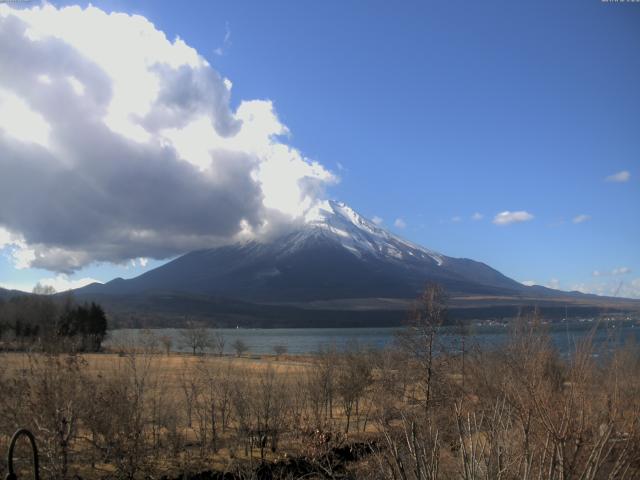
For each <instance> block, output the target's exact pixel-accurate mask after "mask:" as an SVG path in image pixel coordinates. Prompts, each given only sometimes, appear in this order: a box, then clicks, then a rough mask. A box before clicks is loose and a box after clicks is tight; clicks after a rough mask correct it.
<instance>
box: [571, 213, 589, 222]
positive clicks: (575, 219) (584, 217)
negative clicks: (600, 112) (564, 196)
mask: <svg viewBox="0 0 640 480" xmlns="http://www.w3.org/2000/svg"><path fill="white" fill-rule="evenodd" d="M590 219H591V215H586V214H584V213H583V214H580V215H576V216H575V217H573V220H572V221H573V223H583V222H586V221H587V220H590Z"/></svg>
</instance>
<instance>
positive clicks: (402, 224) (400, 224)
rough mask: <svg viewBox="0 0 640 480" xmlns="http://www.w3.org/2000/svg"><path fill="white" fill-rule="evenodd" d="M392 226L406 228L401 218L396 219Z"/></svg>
mask: <svg viewBox="0 0 640 480" xmlns="http://www.w3.org/2000/svg"><path fill="white" fill-rule="evenodd" d="M393 225H394V226H395V227H396V228H406V226H407V222H405V221H404V220H403V219H402V218H396V220H395V222H393Z"/></svg>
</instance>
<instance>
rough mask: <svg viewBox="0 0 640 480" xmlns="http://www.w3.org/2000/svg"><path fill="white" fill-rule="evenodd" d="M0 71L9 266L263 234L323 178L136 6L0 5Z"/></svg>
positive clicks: (150, 253)
mask: <svg viewBox="0 0 640 480" xmlns="http://www.w3.org/2000/svg"><path fill="white" fill-rule="evenodd" d="M0 72H2V75H0V151H1V152H2V155H1V156H0V171H1V172H2V174H1V175H0V229H1V230H0V234H1V235H0V243H3V242H4V244H9V243H11V244H12V245H13V248H14V251H13V255H14V258H16V259H18V260H19V262H20V266H23V267H24V266H34V267H41V268H46V269H49V270H53V271H58V272H67V273H68V272H72V271H74V270H76V269H79V268H81V267H83V266H85V265H87V264H89V263H91V262H93V261H110V262H123V261H126V260H127V259H131V258H138V257H153V258H165V257H168V256H172V255H175V254H179V253H182V252H185V251H188V250H192V249H197V248H206V247H210V246H213V245H218V244H221V243H225V242H229V241H231V240H233V239H236V238H238V237H240V236H243V237H247V236H249V237H251V236H257V235H266V234H269V233H270V232H271V233H272V232H273V231H274V230H275V229H279V228H282V226H283V225H289V224H291V222H295V221H297V220H299V219H302V218H304V214H305V212H306V211H307V210H309V209H310V208H311V207H313V206H314V205H315V204H316V203H317V201H318V199H319V198H320V197H321V194H322V191H323V187H324V186H325V185H327V184H328V183H331V182H333V181H335V180H336V178H335V176H334V175H333V174H332V173H331V172H329V171H328V170H327V169H325V168H324V167H323V166H322V165H320V164H319V163H317V162H314V161H312V160H310V159H308V158H305V157H304V156H303V155H302V154H301V153H300V152H299V151H298V150H296V149H295V148H293V147H291V146H290V145H288V144H286V143H284V141H283V138H286V135H287V134H288V130H287V128H286V127H285V126H284V125H282V123H280V121H279V120H278V117H277V115H276V113H275V111H274V108H273V105H272V103H271V102H270V101H268V100H252V101H244V102H241V103H240V105H239V107H238V108H237V109H236V110H235V111H233V110H231V108H230V105H229V100H230V95H231V82H230V81H229V80H227V79H225V78H223V77H221V76H220V75H219V74H218V73H217V72H216V71H215V70H214V69H213V68H212V67H211V65H209V63H208V62H207V61H206V60H205V59H204V58H203V57H201V56H200V55H199V54H198V52H196V51H195V50H194V49H193V48H191V47H189V46H188V45H187V44H185V42H183V41H182V40H180V39H179V38H178V39H176V40H174V41H173V42H171V41H169V40H168V39H167V38H166V37H165V35H164V33H163V32H161V31H159V30H157V29H156V28H155V26H154V25H153V24H152V23H151V22H149V21H148V20H147V19H146V18H144V17H141V16H137V15H133V16H131V15H127V14H120V13H112V14H107V13H105V12H103V11H102V10H100V9H98V8H95V7H88V8H86V9H82V8H79V7H68V8H62V9H57V8H55V7H53V6H51V5H45V6H42V7H35V8H32V9H13V8H11V7H9V6H8V5H6V4H5V5H0ZM2 232H4V233H2ZM9 237H10V238H11V240H9Z"/></svg>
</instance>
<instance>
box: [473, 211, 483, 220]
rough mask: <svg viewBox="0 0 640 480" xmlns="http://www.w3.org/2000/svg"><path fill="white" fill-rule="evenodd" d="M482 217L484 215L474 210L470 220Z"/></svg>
mask: <svg viewBox="0 0 640 480" xmlns="http://www.w3.org/2000/svg"><path fill="white" fill-rule="evenodd" d="M483 218H484V215H483V214H481V213H480V212H475V213H474V214H473V215H471V220H473V221H476V222H477V221H479V220H482V219H483Z"/></svg>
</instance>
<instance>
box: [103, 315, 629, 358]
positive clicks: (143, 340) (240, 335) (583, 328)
mask: <svg viewBox="0 0 640 480" xmlns="http://www.w3.org/2000/svg"><path fill="white" fill-rule="evenodd" d="M593 326H594V324H591V323H589V322H585V323H579V324H569V325H567V324H554V325H550V326H549V330H550V335H551V339H552V341H553V342H554V344H555V345H556V347H557V348H558V349H559V350H560V352H562V353H563V354H568V353H569V352H571V351H573V350H574V348H575V345H576V343H577V342H578V341H580V339H582V338H584V337H585V335H588V334H589V333H590V331H591V330H592V328H593ZM399 330H400V329H399V328H273V329H265V328H256V329H244V328H240V329H231V328H220V329H216V330H211V331H212V332H213V331H215V332H220V333H222V335H223V336H224V339H225V348H224V350H225V353H228V354H232V353H234V351H233V347H232V344H233V342H234V341H235V340H237V339H241V340H242V341H243V342H245V343H246V344H247V345H248V346H249V351H248V354H256V355H262V354H273V352H274V350H273V349H274V347H275V346H277V345H284V346H285V347H286V348H287V351H288V352H289V353H291V354H308V353H315V352H318V351H319V350H320V349H323V348H331V347H335V348H337V349H338V350H342V349H345V348H348V346H349V345H351V344H357V345H360V346H362V347H368V348H384V347H385V346H388V345H390V344H392V343H393V342H394V341H395V339H396V334H397V332H398V331H399ZM457 331H458V330H455V329H454V328H449V327H445V328H443V329H442V331H441V334H440V336H439V339H440V341H441V343H442V344H443V345H445V346H447V347H448V348H451V349H456V348H459V345H460V336H459V335H458V334H457ZM180 332H181V330H180V329H166V328H165V329H153V330H138V329H122V330H112V331H110V333H109V337H108V339H107V341H106V342H105V345H106V346H110V347H113V348H118V347H141V346H143V345H145V344H147V345H148V344H149V343H150V342H151V343H153V342H156V343H158V342H159V339H160V338H161V337H163V336H166V337H169V338H171V340H172V347H171V349H172V350H173V351H176V352H188V351H189V348H188V347H187V346H186V345H184V342H183V339H182V336H181V333H180ZM509 336H510V328H509V327H503V326H471V327H470V329H469V333H468V334H467V336H466V337H465V342H466V345H467V347H465V348H466V349H469V348H473V347H474V346H478V347H482V348H492V347H493V348H496V347H500V345H503V344H505V343H506V342H507V341H508V340H509ZM627 341H635V342H638V341H640V326H638V325H634V324H632V323H629V322H616V323H613V322H607V323H603V324H601V325H600V327H599V328H598V329H597V330H596V333H595V335H594V344H595V346H596V347H598V348H603V349H604V350H611V349H614V348H616V347H618V346H620V345H622V344H624V343H625V342H627Z"/></svg>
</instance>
